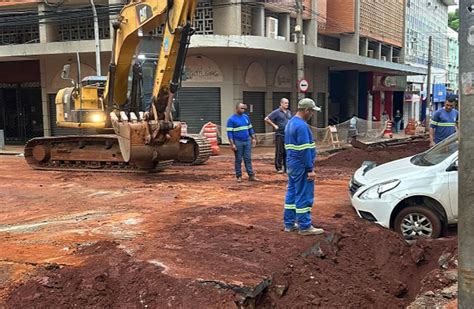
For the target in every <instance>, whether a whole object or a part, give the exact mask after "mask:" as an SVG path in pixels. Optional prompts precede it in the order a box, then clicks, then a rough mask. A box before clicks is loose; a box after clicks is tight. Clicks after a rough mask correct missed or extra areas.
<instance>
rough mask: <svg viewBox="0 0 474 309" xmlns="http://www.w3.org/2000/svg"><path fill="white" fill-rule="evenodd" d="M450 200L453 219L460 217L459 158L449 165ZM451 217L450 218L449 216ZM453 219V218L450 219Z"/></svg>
mask: <svg viewBox="0 0 474 309" xmlns="http://www.w3.org/2000/svg"><path fill="white" fill-rule="evenodd" d="M447 173H448V180H449V200H450V204H451V205H450V206H451V211H452V213H453V219H454V220H456V221H457V219H458V158H456V159H455V160H454V162H453V163H452V164H451V165H450V167H448V172H447ZM448 219H449V218H448ZM449 221H451V220H449Z"/></svg>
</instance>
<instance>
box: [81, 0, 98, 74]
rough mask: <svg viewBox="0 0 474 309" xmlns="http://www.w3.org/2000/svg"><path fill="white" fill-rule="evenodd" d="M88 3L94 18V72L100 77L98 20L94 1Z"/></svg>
mask: <svg viewBox="0 0 474 309" xmlns="http://www.w3.org/2000/svg"><path fill="white" fill-rule="evenodd" d="M90 2H91V5H92V16H93V17H94V40H95V71H96V74H97V76H101V75H102V72H101V69H100V40H99V19H98V18H97V11H96V9H95V4H94V0H90ZM79 82H80V81H79Z"/></svg>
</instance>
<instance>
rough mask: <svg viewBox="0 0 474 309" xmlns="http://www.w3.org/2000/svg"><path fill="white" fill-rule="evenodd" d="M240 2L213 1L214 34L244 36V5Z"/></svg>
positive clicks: (232, 0) (236, 0) (227, 0)
mask: <svg viewBox="0 0 474 309" xmlns="http://www.w3.org/2000/svg"><path fill="white" fill-rule="evenodd" d="M240 3H241V1H240V0H215V1H213V5H214V7H213V12H214V34H220V35H241V34H242V5H241V4H240Z"/></svg>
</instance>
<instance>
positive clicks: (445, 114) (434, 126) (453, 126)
mask: <svg viewBox="0 0 474 309" xmlns="http://www.w3.org/2000/svg"><path fill="white" fill-rule="evenodd" d="M455 102H456V95H453V94H451V95H448V96H447V97H446V101H445V102H444V107H442V108H440V109H438V110H437V111H436V112H434V114H433V117H432V118H431V123H430V146H434V145H435V144H438V143H439V142H441V141H443V140H444V139H446V138H447V137H448V136H450V135H451V134H454V133H455V132H456V131H457V122H458V117H459V112H458V110H457V109H455V108H454V103H455Z"/></svg>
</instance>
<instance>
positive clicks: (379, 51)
mask: <svg viewBox="0 0 474 309" xmlns="http://www.w3.org/2000/svg"><path fill="white" fill-rule="evenodd" d="M375 44H376V46H375V50H374V58H375V59H378V60H380V59H381V58H382V43H375Z"/></svg>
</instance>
